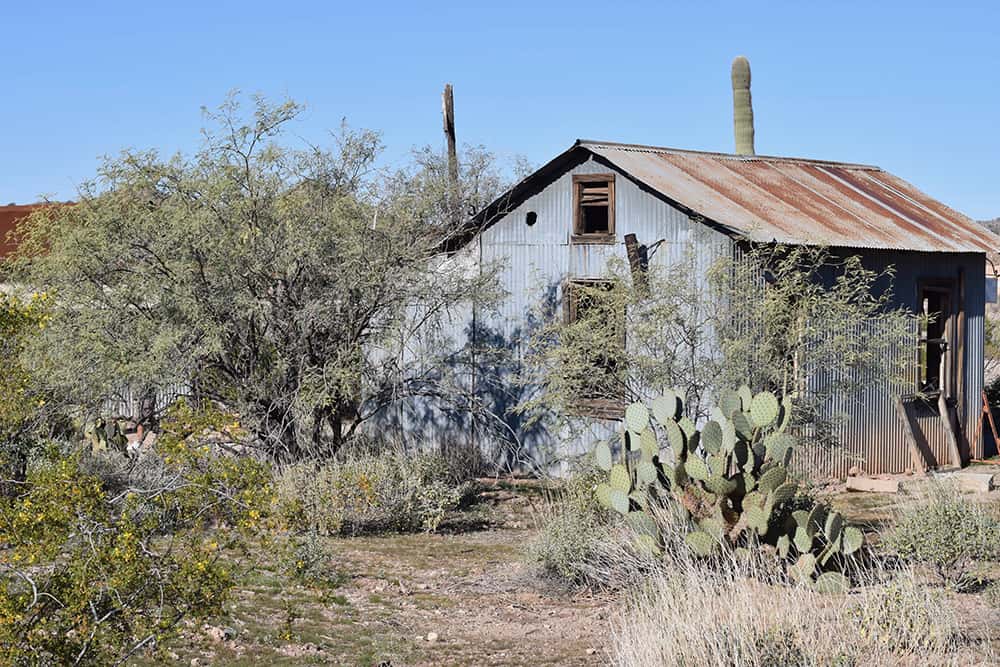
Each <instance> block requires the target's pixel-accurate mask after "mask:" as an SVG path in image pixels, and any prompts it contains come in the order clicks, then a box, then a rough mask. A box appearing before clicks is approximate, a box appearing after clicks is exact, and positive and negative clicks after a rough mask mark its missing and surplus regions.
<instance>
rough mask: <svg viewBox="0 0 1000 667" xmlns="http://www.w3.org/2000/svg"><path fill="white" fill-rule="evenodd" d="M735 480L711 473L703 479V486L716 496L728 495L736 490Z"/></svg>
mask: <svg viewBox="0 0 1000 667" xmlns="http://www.w3.org/2000/svg"><path fill="white" fill-rule="evenodd" d="M736 486H737V484H736V481H735V480H732V479H726V478H725V477H721V476H719V475H711V476H710V477H709V478H708V479H706V480H705V488H706V489H708V490H709V491H711V492H712V493H714V494H715V495H717V496H728V495H729V494H730V493H732V492H733V491H735V490H736Z"/></svg>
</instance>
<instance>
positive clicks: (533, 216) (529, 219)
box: [524, 211, 538, 227]
mask: <svg viewBox="0 0 1000 667" xmlns="http://www.w3.org/2000/svg"><path fill="white" fill-rule="evenodd" d="M536 222H538V214H537V213H535V212H534V211H528V214H527V215H525V216H524V224H526V225H528V226H529V227H531V226H532V225H534V224H535V223H536Z"/></svg>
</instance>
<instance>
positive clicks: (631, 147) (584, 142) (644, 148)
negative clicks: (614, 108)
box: [575, 139, 884, 171]
mask: <svg viewBox="0 0 1000 667" xmlns="http://www.w3.org/2000/svg"><path fill="white" fill-rule="evenodd" d="M575 145H576V146H583V147H584V148H590V147H607V148H614V149H619V150H627V151H638V152H647V153H676V154H680V155H700V156H703V157H712V158H722V159H731V160H739V161H742V162H753V161H755V160H757V161H765V162H792V163H799V164H816V165H823V166H828V167H846V168H849V169H864V170H866V171H884V170H883V169H882V168H881V167H879V166H877V165H873V164H860V163H855V162H838V161H836V160H816V159H813V158H804V157H792V156H784V155H740V154H737V153H717V152H713V151H696V150H691V149H687V148H672V147H670V146H649V145H646V144H626V143H619V142H616V141H597V140H595V139H577V140H576V144H575Z"/></svg>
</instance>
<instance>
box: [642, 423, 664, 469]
mask: <svg viewBox="0 0 1000 667" xmlns="http://www.w3.org/2000/svg"><path fill="white" fill-rule="evenodd" d="M639 449H641V450H642V456H643V458H645V459H647V460H649V461H652V460H653V457H654V456H656V455H657V454H659V453H660V447H659V444H658V443H657V442H656V434H655V433H653V429H651V428H649V427H648V426H647V427H646V430H644V431H643V432H642V433H641V434H640V435H639Z"/></svg>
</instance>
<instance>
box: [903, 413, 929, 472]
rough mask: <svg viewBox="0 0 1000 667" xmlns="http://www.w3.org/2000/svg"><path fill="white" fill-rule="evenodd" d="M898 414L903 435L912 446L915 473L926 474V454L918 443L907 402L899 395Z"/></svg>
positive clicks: (912, 463)
mask: <svg viewBox="0 0 1000 667" xmlns="http://www.w3.org/2000/svg"><path fill="white" fill-rule="evenodd" d="M896 414H898V415H899V421H901V422H902V423H903V435H904V437H905V439H906V444H907V446H909V448H910V465H912V466H913V473H914V474H915V475H926V474H927V461H926V460H925V459H924V455H923V454H922V453H921V451H920V447H919V446H918V445H917V436H916V433H914V430H913V420H912V418H911V417H910V413H909V411H908V410H907V409H906V404H905V403H903V399H902V397H899V396H897V397H896Z"/></svg>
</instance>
